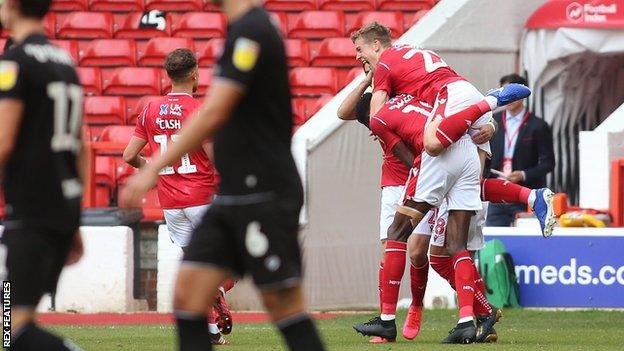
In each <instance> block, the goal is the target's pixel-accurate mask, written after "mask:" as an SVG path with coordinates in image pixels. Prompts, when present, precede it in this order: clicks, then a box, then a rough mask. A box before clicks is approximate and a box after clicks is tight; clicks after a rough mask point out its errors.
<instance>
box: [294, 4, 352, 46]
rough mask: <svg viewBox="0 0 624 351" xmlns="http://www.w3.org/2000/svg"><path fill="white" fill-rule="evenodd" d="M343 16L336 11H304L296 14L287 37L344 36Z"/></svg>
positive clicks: (317, 37) (321, 37) (318, 37)
mask: <svg viewBox="0 0 624 351" xmlns="http://www.w3.org/2000/svg"><path fill="white" fill-rule="evenodd" d="M344 27H345V17H344V13H343V12H338V11H306V12H302V13H300V14H299V15H298V16H297V19H296V20H295V23H294V25H293V26H292V28H291V29H290V31H289V33H288V37H289V38H307V39H323V38H327V37H342V36H344Z"/></svg>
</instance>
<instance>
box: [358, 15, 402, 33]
mask: <svg viewBox="0 0 624 351" xmlns="http://www.w3.org/2000/svg"><path fill="white" fill-rule="evenodd" d="M373 22H379V23H381V24H383V25H384V26H386V27H388V28H390V31H392V37H394V38H397V37H399V36H400V35H401V34H402V33H403V14H402V13H401V12H362V13H360V14H359V15H358V16H357V18H356V20H355V23H354V24H353V26H352V27H351V28H347V32H348V33H351V32H354V31H356V30H358V29H360V28H361V27H363V26H365V25H367V24H369V23H373Z"/></svg>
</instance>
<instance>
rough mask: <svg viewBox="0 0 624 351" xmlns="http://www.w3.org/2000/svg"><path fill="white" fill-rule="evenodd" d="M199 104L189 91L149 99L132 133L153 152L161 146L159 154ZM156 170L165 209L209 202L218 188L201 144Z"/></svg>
mask: <svg viewBox="0 0 624 351" xmlns="http://www.w3.org/2000/svg"><path fill="white" fill-rule="evenodd" d="M200 105H201V102H200V101H198V100H195V99H194V98H193V97H192V96H191V95H188V94H173V93H170V94H168V95H166V96H163V97H161V98H160V99H158V100H154V101H151V102H150V103H148V104H147V106H145V109H144V110H143V112H141V114H140V115H139V118H138V119H137V124H136V128H135V131H134V136H135V137H137V138H141V139H145V140H147V142H148V143H149V146H150V148H151V149H152V152H156V150H160V153H161V154H162V153H164V152H165V150H167V145H168V143H170V142H175V140H176V138H177V136H178V135H177V133H178V131H179V130H180V129H181V128H182V124H183V123H184V120H185V119H186V118H188V117H189V116H190V115H191V113H192V112H193V110H195V109H196V108H197V107H199V106H200ZM159 174H160V177H159V179H158V185H157V187H158V199H159V201H160V205H161V206H162V207H163V208H164V209H170V208H185V207H192V206H199V205H205V204H208V203H210V202H212V197H213V196H214V194H215V193H216V190H217V175H216V171H215V168H214V166H213V165H212V163H211V162H210V160H209V159H208V156H207V155H206V153H205V152H204V150H203V149H201V148H200V149H199V150H197V151H194V152H192V153H189V154H185V155H184V156H182V158H181V159H180V160H179V161H178V162H176V164H174V165H171V166H167V167H165V168H163V169H162V170H161V171H160V173H159Z"/></svg>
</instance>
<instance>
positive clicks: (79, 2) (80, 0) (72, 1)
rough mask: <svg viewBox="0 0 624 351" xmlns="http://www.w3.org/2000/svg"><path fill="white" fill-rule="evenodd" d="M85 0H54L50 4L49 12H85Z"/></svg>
mask: <svg viewBox="0 0 624 351" xmlns="http://www.w3.org/2000/svg"><path fill="white" fill-rule="evenodd" d="M85 10H87V0H54V1H52V2H51V3H50V11H58V12H63V11H85Z"/></svg>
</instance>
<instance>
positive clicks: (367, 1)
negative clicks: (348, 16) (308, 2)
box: [319, 0, 375, 12]
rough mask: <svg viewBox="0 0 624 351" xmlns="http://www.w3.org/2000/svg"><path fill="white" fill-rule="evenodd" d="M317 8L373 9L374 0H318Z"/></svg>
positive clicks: (335, 9)
mask: <svg viewBox="0 0 624 351" xmlns="http://www.w3.org/2000/svg"><path fill="white" fill-rule="evenodd" d="M319 9H321V10H333V11H350V12H356V11H375V0H319Z"/></svg>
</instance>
